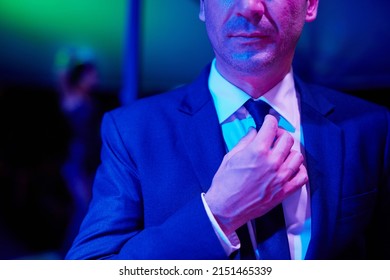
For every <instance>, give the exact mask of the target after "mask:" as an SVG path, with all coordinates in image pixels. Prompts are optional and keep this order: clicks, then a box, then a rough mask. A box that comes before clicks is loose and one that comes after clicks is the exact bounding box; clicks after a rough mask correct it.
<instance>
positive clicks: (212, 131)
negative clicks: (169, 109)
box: [179, 68, 226, 192]
mask: <svg viewBox="0 0 390 280" xmlns="http://www.w3.org/2000/svg"><path fill="white" fill-rule="evenodd" d="M208 75H209V68H207V69H205V70H204V71H203V72H202V74H201V75H200V77H199V78H198V79H197V80H195V82H194V83H192V84H191V85H189V86H188V87H187V88H186V94H185V96H184V98H183V100H182V103H181V105H180V106H179V111H180V112H181V114H182V115H183V118H180V122H181V123H180V125H181V132H182V133H181V136H182V139H183V142H184V143H185V146H186V149H187V153H188V156H189V159H190V161H191V163H192V166H193V167H194V168H193V169H194V172H195V173H196V175H197V178H198V180H199V182H200V185H201V188H202V190H203V191H204V192H206V191H207V190H208V188H209V187H210V185H211V182H212V178H213V177H214V174H215V173H216V171H217V169H218V167H219V165H220V164H221V162H222V159H223V156H224V155H225V153H226V149H225V145H224V140H223V136H222V131H221V128H220V125H219V122H218V117H217V113H216V111H215V107H214V103H213V100H212V98H211V94H210V92H209V89H208Z"/></svg>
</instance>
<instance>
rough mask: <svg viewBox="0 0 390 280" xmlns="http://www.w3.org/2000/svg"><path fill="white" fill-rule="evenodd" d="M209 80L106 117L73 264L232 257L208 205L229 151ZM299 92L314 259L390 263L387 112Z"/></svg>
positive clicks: (323, 93)
mask: <svg viewBox="0 0 390 280" xmlns="http://www.w3.org/2000/svg"><path fill="white" fill-rule="evenodd" d="M208 74H209V69H205V71H204V72H203V73H202V74H201V75H200V77H199V78H198V79H197V80H195V81H194V82H193V83H192V84H190V85H187V86H184V87H181V88H178V89H175V90H173V91H171V92H169V93H165V94H161V95H156V96H153V97H151V98H146V99H142V100H139V101H137V102H135V103H134V104H132V105H130V106H128V107H123V108H119V109H116V110H114V111H112V112H109V113H107V114H106V115H105V117H104V120H103V125H102V139H103V148H102V155H101V156H102V164H101V166H100V167H99V169H98V172H97V176H96V180H95V184H94V191H93V199H92V202H91V205H90V209H89V212H88V214H87V216H86V218H85V220H84V222H83V224H82V226H81V229H80V233H79V235H78V236H77V238H76V239H75V242H74V244H73V246H72V248H71V249H70V251H69V252H68V255H67V257H66V258H67V259H97V258H102V259H109V258H112V259H227V258H228V257H227V256H226V255H225V252H224V250H223V248H222V247H221V245H220V242H219V240H218V239H217V237H216V235H215V233H214V231H213V228H212V226H211V224H210V221H209V219H208V217H207V215H206V213H205V210H204V207H203V205H202V201H201V193H202V192H206V191H207V189H208V188H209V186H210V184H211V181H212V178H213V175H214V173H215V172H216V171H217V169H218V167H219V165H220V163H221V161H222V158H223V156H224V155H225V153H226V150H225V145H224V141H223V137H222V133H221V129H220V126H219V123H218V119H217V114H216V111H215V108H214V105H213V101H212V98H211V95H210V92H209V90H208V85H207V80H208ZM296 85H297V89H298V91H299V92H300V94H301V103H300V106H301V119H302V125H303V133H304V137H305V139H304V141H305V151H306V158H307V164H308V172H309V179H310V186H311V190H310V194H311V209H312V238H311V242H310V244H309V248H308V252H307V256H306V258H307V259H358V258H362V259H370V258H378V259H381V258H389V259H390V257H389V252H390V245H389V239H390V238H389V234H390V225H389V224H390V218H389V217H390V210H389V206H390V195H389V191H390V184H389V182H390V180H389V173H390V116H389V112H388V110H387V109H385V108H384V107H380V106H378V105H374V104H371V103H368V102H366V101H363V100H360V99H357V98H355V97H352V96H349V95H345V94H341V93H339V92H335V91H332V90H329V89H325V88H322V87H316V86H310V85H307V84H305V83H303V82H302V81H300V80H298V79H297V80H296Z"/></svg>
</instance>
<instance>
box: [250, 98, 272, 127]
mask: <svg viewBox="0 0 390 280" xmlns="http://www.w3.org/2000/svg"><path fill="white" fill-rule="evenodd" d="M244 107H245V108H246V109H247V110H248V112H249V114H251V116H252V118H253V119H254V121H255V123H256V130H257V131H259V129H260V127H261V126H262V124H263V122H264V117H265V115H267V114H268V113H269V110H270V109H271V106H269V105H268V104H267V103H266V102H264V101H262V100H257V101H255V100H253V99H252V98H251V99H249V100H248V101H247V102H245V104H244Z"/></svg>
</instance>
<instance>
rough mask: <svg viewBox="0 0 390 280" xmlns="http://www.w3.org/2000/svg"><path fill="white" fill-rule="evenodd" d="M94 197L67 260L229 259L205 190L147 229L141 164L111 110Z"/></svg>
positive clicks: (104, 126)
mask: <svg viewBox="0 0 390 280" xmlns="http://www.w3.org/2000/svg"><path fill="white" fill-rule="evenodd" d="M102 144H103V145H102V152H101V160H102V163H101V165H100V167H99V168H98V170H97V174H96V178H95V182H94V186H93V197H92V200H91V203H90V206H89V210H88V213H87V215H86V217H85V218H84V221H83V223H82V225H81V227H80V231H79V234H78V236H77V237H76V239H75V240H74V242H73V245H72V247H71V248H70V250H69V251H68V254H67V256H66V259H226V258H227V256H226V253H225V251H224V250H223V248H222V246H221V244H220V242H219V240H218V238H217V237H216V235H215V232H214V230H213V228H212V226H211V223H210V221H209V219H208V216H207V214H206V212H205V209H204V207H203V203H202V200H201V195H200V194H199V195H198V196H196V197H194V198H193V199H192V200H190V201H189V202H188V203H187V204H186V205H185V206H184V207H182V208H180V209H178V210H177V211H176V212H175V213H174V214H172V215H171V216H170V217H168V219H166V220H165V222H163V223H162V224H160V225H157V226H154V227H148V228H144V224H143V201H142V187H141V185H142V184H141V183H140V182H139V180H138V176H137V169H136V164H135V162H133V160H132V158H131V155H130V154H129V153H128V151H127V150H126V148H125V145H124V142H123V140H122V138H121V135H120V133H119V132H118V129H117V127H116V124H115V121H114V119H113V117H112V116H111V113H108V114H106V115H105V116H104V118H103V122H102Z"/></svg>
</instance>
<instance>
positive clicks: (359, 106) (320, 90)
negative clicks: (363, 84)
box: [307, 84, 389, 114]
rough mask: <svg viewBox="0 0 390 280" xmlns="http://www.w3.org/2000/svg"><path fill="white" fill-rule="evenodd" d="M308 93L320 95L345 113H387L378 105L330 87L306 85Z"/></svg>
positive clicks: (386, 109)
mask: <svg viewBox="0 0 390 280" xmlns="http://www.w3.org/2000/svg"><path fill="white" fill-rule="evenodd" d="M307 86H308V87H309V88H310V91H312V92H314V93H315V94H321V95H322V96H324V97H325V98H326V99H327V100H329V101H330V102H331V103H332V104H334V105H336V107H337V108H342V109H343V110H344V111H345V113H347V112H349V113H353V112H355V113H357V114H362V113H368V112H382V113H383V112H386V111H387V112H388V111H389V108H387V107H386V106H384V105H381V104H379V103H375V102H373V101H370V100H369V99H364V98H362V97H359V96H356V95H353V94H352V93H347V92H345V91H340V90H336V89H333V88H330V87H325V86H321V85H314V84H308V85H307Z"/></svg>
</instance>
